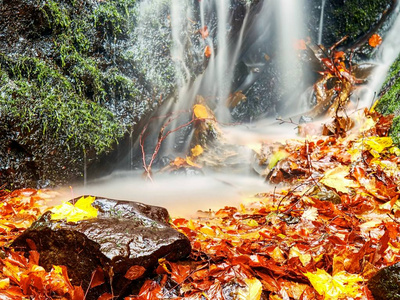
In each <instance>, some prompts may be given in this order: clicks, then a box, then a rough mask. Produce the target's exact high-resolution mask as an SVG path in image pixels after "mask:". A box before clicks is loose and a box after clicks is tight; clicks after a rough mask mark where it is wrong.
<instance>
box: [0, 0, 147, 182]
mask: <svg viewBox="0 0 400 300" xmlns="http://www.w3.org/2000/svg"><path fill="white" fill-rule="evenodd" d="M1 3H2V5H1V6H0V36H1V37H2V38H0V124H1V125H0V135H1V136H2V138H1V140H0V185H1V184H3V183H7V184H8V187H9V188H10V187H12V188H17V187H20V186H36V185H48V184H59V183H65V182H69V181H71V180H74V179H77V178H79V177H80V176H82V175H83V174H82V173H83V170H84V161H86V163H89V164H90V163H91V162H93V161H94V159H95V158H97V157H98V155H99V154H102V153H107V152H109V151H111V150H112V149H113V147H114V145H115V144H116V142H117V141H118V140H119V139H121V137H122V136H123V135H124V133H125V132H126V130H127V129H128V128H130V127H132V126H134V124H135V123H136V122H137V121H138V120H140V118H141V117H142V116H143V115H144V114H146V113H147V112H148V111H149V109H151V108H152V107H153V103H152V100H151V96H150V93H151V92H149V91H148V90H146V87H145V84H143V83H141V82H140V80H139V79H138V77H139V76H138V74H136V69H135V66H134V65H133V64H132V63H131V61H130V60H129V59H128V58H125V56H124V53H125V52H126V49H127V48H129V47H131V46H132V45H130V44H129V42H130V32H131V31H132V30H133V28H134V26H135V13H134V9H135V0H107V1H89V0H57V1H56V0H47V1H44V0H3V1H2V2H1ZM24 178H26V180H25V179H24ZM50 179H51V180H50Z"/></svg>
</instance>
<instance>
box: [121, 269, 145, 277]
mask: <svg viewBox="0 0 400 300" xmlns="http://www.w3.org/2000/svg"><path fill="white" fill-rule="evenodd" d="M144 272H146V269H145V268H144V267H142V266H132V267H130V268H129V269H128V271H127V272H126V274H125V276H124V277H125V278H126V279H129V280H135V279H138V278H139V277H141V276H142V275H143V274H144Z"/></svg>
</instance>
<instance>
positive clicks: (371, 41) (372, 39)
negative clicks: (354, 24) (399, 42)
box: [368, 33, 382, 48]
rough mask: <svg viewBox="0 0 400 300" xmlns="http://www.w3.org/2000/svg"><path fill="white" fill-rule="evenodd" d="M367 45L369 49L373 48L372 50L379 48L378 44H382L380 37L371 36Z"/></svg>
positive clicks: (376, 35)
mask: <svg viewBox="0 0 400 300" xmlns="http://www.w3.org/2000/svg"><path fill="white" fill-rule="evenodd" d="M368 44H369V45H370V46H371V47H373V48H375V47H377V46H379V45H380V44H382V38H381V36H380V35H379V34H377V33H375V34H373V35H372V36H371V37H370V38H369V40H368Z"/></svg>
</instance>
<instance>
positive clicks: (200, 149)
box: [190, 145, 204, 157]
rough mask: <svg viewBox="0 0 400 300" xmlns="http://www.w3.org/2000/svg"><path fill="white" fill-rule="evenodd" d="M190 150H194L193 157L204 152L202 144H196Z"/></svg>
mask: <svg viewBox="0 0 400 300" xmlns="http://www.w3.org/2000/svg"><path fill="white" fill-rule="evenodd" d="M190 152H192V157H197V156H199V155H201V154H202V153H203V152H204V150H203V147H202V146H200V145H196V146H194V147H193V148H192V149H191V150H190Z"/></svg>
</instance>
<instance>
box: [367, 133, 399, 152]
mask: <svg viewBox="0 0 400 300" xmlns="http://www.w3.org/2000/svg"><path fill="white" fill-rule="evenodd" d="M364 144H366V145H368V147H369V151H370V152H371V154H372V155H373V156H375V157H378V156H379V154H380V153H381V152H382V151H383V150H385V149H386V148H390V147H391V146H392V145H393V140H392V138H391V137H380V136H370V137H367V138H365V139H364Z"/></svg>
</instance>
